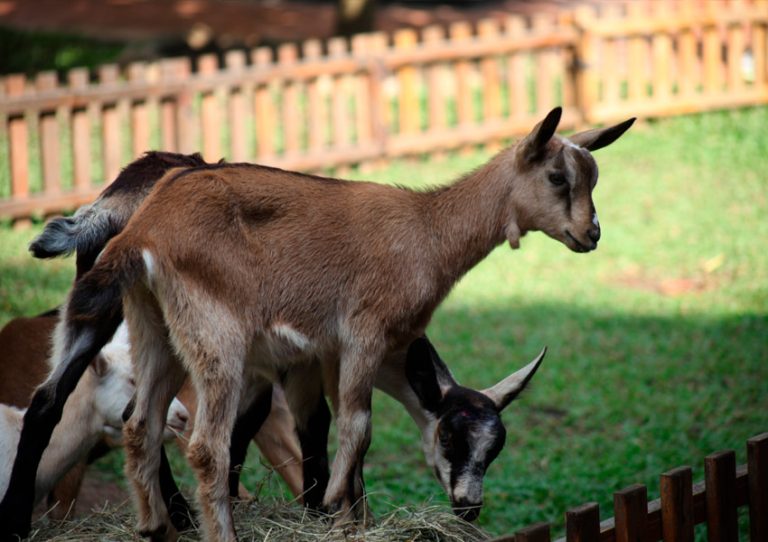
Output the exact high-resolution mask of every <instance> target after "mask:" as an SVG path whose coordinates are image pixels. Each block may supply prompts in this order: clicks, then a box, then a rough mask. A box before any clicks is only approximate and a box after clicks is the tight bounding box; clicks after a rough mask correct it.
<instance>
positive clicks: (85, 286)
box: [0, 269, 122, 541]
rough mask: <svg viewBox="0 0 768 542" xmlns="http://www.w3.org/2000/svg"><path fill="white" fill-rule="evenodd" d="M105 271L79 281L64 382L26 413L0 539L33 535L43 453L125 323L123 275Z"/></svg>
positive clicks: (40, 394) (2, 506)
mask: <svg viewBox="0 0 768 542" xmlns="http://www.w3.org/2000/svg"><path fill="white" fill-rule="evenodd" d="M105 271H108V270H105V269H99V270H96V269H95V270H94V271H93V272H91V273H88V274H87V275H86V276H84V277H83V278H82V279H81V280H79V281H78V282H77V283H75V287H74V290H73V292H72V296H71V300H70V303H69V306H68V310H67V319H68V328H69V337H68V338H69V344H68V350H69V352H68V355H67V357H66V358H65V359H63V360H61V361H60V364H61V365H60V366H61V367H62V372H61V374H60V378H59V380H58V381H55V380H52V381H50V382H47V383H46V384H44V385H43V386H42V387H41V388H39V389H38V390H37V391H36V392H35V394H34V395H33V396H32V401H31V403H30V405H29V408H28V409H27V412H26V413H25V415H24V425H23V427H22V430H21V435H20V437H19V444H18V447H17V452H16V460H15V461H14V464H13V470H12V471H11V478H10V480H9V483H8V489H7V491H6V494H5V496H4V497H3V500H2V502H0V541H1V540H8V539H12V538H11V537H13V536H14V535H18V536H27V535H28V534H29V529H30V521H31V517H32V507H33V504H34V498H35V494H34V493H35V477H36V475H37V468H38V465H39V464H40V458H41V457H42V455H43V451H44V450H45V448H46V447H47V446H48V443H49V442H50V440H51V434H52V433H53V429H54V428H55V427H56V424H58V423H59V421H60V420H61V415H62V411H63V409H64V403H65V402H66V400H67V398H68V397H69V395H70V394H71V393H72V391H73V390H74V389H75V386H76V385H77V383H78V382H79V381H80V377H81V376H82V375H83V373H84V372H85V370H86V369H87V368H88V366H89V365H90V363H91V361H92V360H93V358H94V357H95V356H96V355H97V354H98V353H99V352H100V351H101V349H102V348H103V347H104V345H105V344H107V343H108V342H109V340H110V339H111V338H112V335H113V334H114V333H115V330H117V327H118V326H119V325H120V322H121V321H122V299H121V295H120V294H121V292H120V286H119V283H118V282H117V278H118V277H116V276H114V274H113V275H112V276H109V275H107V276H104V272H105Z"/></svg>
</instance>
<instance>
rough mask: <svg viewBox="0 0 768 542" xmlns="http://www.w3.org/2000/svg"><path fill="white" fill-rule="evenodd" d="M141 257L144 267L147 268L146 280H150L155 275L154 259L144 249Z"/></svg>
mask: <svg viewBox="0 0 768 542" xmlns="http://www.w3.org/2000/svg"><path fill="white" fill-rule="evenodd" d="M141 257H142V259H143V260H144V267H146V268H147V278H149V279H151V278H152V277H153V276H154V275H155V258H154V257H153V256H152V253H151V252H150V251H149V250H148V249H146V248H145V249H144V250H142V251H141Z"/></svg>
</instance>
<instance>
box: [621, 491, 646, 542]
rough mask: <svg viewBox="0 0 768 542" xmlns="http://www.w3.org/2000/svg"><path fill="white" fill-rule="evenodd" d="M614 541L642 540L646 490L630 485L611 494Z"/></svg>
mask: <svg viewBox="0 0 768 542" xmlns="http://www.w3.org/2000/svg"><path fill="white" fill-rule="evenodd" d="M613 514H614V517H615V518H616V524H615V529H616V542H644V540H645V529H646V522H647V518H648V490H647V489H646V487H645V486H643V485H640V484H635V485H631V486H629V487H627V488H624V489H622V490H621V491H617V492H616V493H614V494H613Z"/></svg>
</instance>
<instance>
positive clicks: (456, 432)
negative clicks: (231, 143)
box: [30, 152, 541, 528]
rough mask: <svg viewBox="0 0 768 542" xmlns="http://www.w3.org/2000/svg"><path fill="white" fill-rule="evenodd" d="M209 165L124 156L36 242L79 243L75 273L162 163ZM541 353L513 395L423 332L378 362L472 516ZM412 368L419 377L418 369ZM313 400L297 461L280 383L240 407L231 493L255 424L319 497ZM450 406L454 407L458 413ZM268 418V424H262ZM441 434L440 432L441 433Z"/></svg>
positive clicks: (459, 508) (116, 228) (309, 499)
mask: <svg viewBox="0 0 768 542" xmlns="http://www.w3.org/2000/svg"><path fill="white" fill-rule="evenodd" d="M209 165H210V164H206V163H205V162H203V161H202V159H201V158H200V157H199V155H180V154H175V153H167V152H149V153H147V154H145V155H144V156H142V157H141V158H139V159H138V160H136V161H134V162H132V163H131V164H129V165H128V166H126V167H125V168H124V169H123V170H122V171H121V172H120V174H119V175H118V177H117V178H116V179H115V181H114V182H113V183H112V184H111V185H109V186H108V187H107V188H106V189H105V190H104V192H103V193H102V194H101V195H100V196H99V198H98V199H97V200H96V201H95V202H94V203H92V204H90V205H87V206H84V207H82V208H81V209H79V210H78V211H77V213H76V214H75V216H74V217H61V218H56V219H53V220H51V221H50V222H49V223H48V224H47V225H46V228H45V230H44V231H43V233H42V234H41V235H40V236H39V237H38V238H37V239H35V240H34V241H33V242H32V244H31V247H30V248H31V250H32V251H33V253H34V254H35V255H36V256H38V257H52V256H56V255H61V254H66V253H68V252H70V251H73V250H76V251H77V254H78V258H77V261H78V276H81V275H82V274H83V273H85V272H86V271H88V270H89V269H90V268H91V267H92V264H93V262H92V261H91V260H92V259H93V258H88V257H87V255H88V254H91V255H95V254H97V253H99V252H100V251H101V250H103V248H104V246H106V244H107V242H108V241H109V239H110V238H111V237H112V236H114V235H116V234H117V233H119V232H120V231H122V229H123V228H124V227H125V225H126V224H127V222H128V220H129V218H130V216H131V215H132V214H133V212H135V210H136V209H137V208H138V207H139V205H140V204H141V203H142V202H143V200H144V199H145V198H146V196H147V195H148V194H149V192H151V187H154V185H155V184H156V182H157V181H158V180H159V178H160V177H161V176H162V175H163V174H164V172H167V171H168V170H170V169H173V168H177V169H176V174H178V172H180V171H181V169H178V168H187V169H189V168H194V167H205V166H209ZM203 180H204V179H203ZM540 361H541V357H539V358H538V361H536V362H534V363H531V364H529V365H528V366H526V367H525V368H523V369H521V370H519V371H517V372H515V373H514V374H513V375H511V376H510V377H509V378H507V379H505V380H504V381H502V382H501V383H499V384H498V385H497V386H496V387H494V388H492V389H498V387H500V386H501V387H506V390H505V392H504V393H502V394H501V395H507V396H508V400H506V401H504V402H499V401H496V402H493V401H488V400H487V397H485V398H484V397H483V394H484V392H478V391H477V390H473V389H470V388H466V387H463V386H461V385H459V384H458V383H457V382H456V381H455V380H453V378H452V377H451V375H450V371H449V370H448V368H447V366H446V365H445V364H444V363H443V362H442V360H441V359H440V358H439V356H438V355H437V352H436V351H435V349H434V347H433V346H432V345H431V343H430V342H429V340H428V339H427V338H426V337H423V338H420V339H418V340H417V341H415V342H414V343H412V344H411V347H409V350H408V352H407V353H405V352H404V355H403V356H402V357H401V358H399V359H393V360H392V361H391V362H390V363H388V364H386V365H383V366H382V367H381V368H380V370H379V373H378V375H377V377H376V382H375V386H376V387H377V388H379V389H382V390H384V391H386V392H387V393H389V394H390V395H391V396H392V397H394V398H395V399H396V400H397V401H399V402H400V403H401V404H403V406H405V408H406V409H407V410H408V413H409V414H410V415H411V417H412V418H413V419H414V421H415V422H416V424H417V425H418V427H419V429H420V431H421V434H422V435H421V438H422V443H423V447H424V453H425V457H426V459H427V463H428V465H429V467H430V470H433V471H434V472H435V473H436V474H437V475H438V479H439V481H440V483H441V484H442V485H443V487H444V488H445V490H446V492H447V493H448V495H449V496H450V498H451V504H452V506H453V509H454V511H455V512H456V513H457V514H460V515H461V516H462V517H464V518H465V519H468V520H472V519H474V518H476V517H477V515H478V514H479V511H480V507H481V506H482V495H483V487H482V486H483V477H484V475H485V472H486V470H487V468H488V466H489V464H490V463H491V462H492V461H493V460H494V458H495V457H496V454H497V451H498V450H500V449H501V446H502V445H503V442H504V439H505V433H506V432H505V429H504V425H503V423H502V421H501V417H500V413H501V410H502V409H503V408H504V407H505V406H506V405H507V404H509V402H510V401H511V398H512V397H514V395H515V394H516V393H519V391H521V390H522V389H523V388H524V386H525V383H527V382H528V381H529V380H530V378H531V377H532V376H533V374H534V372H535V371H536V369H537V368H538V366H539V363H540ZM414 375H418V377H417V378H415V379H414V378H413V377H414ZM326 376H327V377H328V379H329V380H331V382H330V384H329V385H328V386H326V390H327V393H329V394H330V395H331V399H332V401H333V402H334V406H337V404H338V403H337V401H336V389H337V388H338V384H337V375H335V374H330V373H329V374H328V375H326ZM438 378H439V380H440V382H441V384H440V387H441V390H443V392H444V393H441V400H440V401H438V402H436V397H435V396H432V397H430V398H429V400H427V401H426V402H425V400H424V399H425V397H423V396H420V395H418V394H417V392H416V391H417V390H426V389H429V387H430V384H436V383H437V381H438ZM191 389H192V388H191V385H190V384H189V381H187V383H186V384H185V386H184V387H183V388H182V390H181V391H180V392H179V396H180V397H182V398H184V397H185V396H186V394H188V393H190V390H191ZM486 395H487V394H486ZM270 397H272V400H271V401H270V400H269V398H270ZM315 400H316V402H317V404H316V406H315V407H314V408H310V409H309V410H310V411H311V414H309V415H307V416H306V417H305V420H303V423H302V425H300V426H298V427H297V428H296V429H297V432H298V437H299V441H300V442H301V446H302V456H303V457H304V458H305V460H304V462H303V463H302V465H301V466H299V465H298V462H299V460H300V457H301V456H298V455H297V450H296V445H295V443H294V442H293V441H292V440H291V439H290V438H288V437H289V433H290V428H291V427H293V426H294V423H293V420H292V419H291V417H290V414H289V412H288V411H287V405H285V399H283V395H282V390H281V388H280V387H279V386H275V387H274V392H273V391H272V390H271V389H270V390H265V392H264V393H263V394H262V395H261V396H257V397H256V398H255V399H254V401H253V403H252V404H251V406H249V407H248V408H247V409H246V410H245V411H244V412H242V413H241V414H240V415H239V416H238V420H237V422H236V424H235V429H234V431H233V433H232V441H231V443H230V465H231V467H232V469H231V471H230V480H229V486H230V495H231V496H238V495H241V496H242V495H244V494H245V489H244V488H243V487H242V484H239V483H238V481H239V480H238V479H239V469H238V466H239V465H242V464H243V462H244V460H245V456H246V453H247V447H248V442H249V441H250V440H251V438H252V437H253V436H254V434H255V440H256V442H257V444H258V445H259V448H260V449H261V452H262V453H263V454H264V455H266V456H267V458H268V459H269V460H270V462H271V463H272V464H273V465H282V466H279V467H277V468H278V470H279V471H280V474H282V475H283V477H284V478H285V479H286V481H287V482H288V485H289V487H290V488H291V490H292V491H293V492H294V494H298V493H301V498H302V500H303V502H304V504H305V505H306V506H308V507H310V508H317V507H318V506H320V504H321V501H322V498H323V495H324V493H325V489H326V486H327V481H328V467H327V465H328V459H327V433H328V428H329V423H330V414H329V413H328V410H327V407H326V405H325V402H324V401H323V399H322V397H319V398H316V399H315ZM185 404H186V405H187V406H188V407H189V408H192V409H194V406H193V401H191V400H188V401H186V402H185ZM305 410H306V409H305ZM454 413H458V415H456V416H454ZM262 423H263V424H264V425H265V427H263V428H262V429H261V430H260V429H259V428H260V427H261V424H262ZM438 434H439V435H440V436H441V438H440V439H437V438H436V435H438ZM446 439H447V440H451V441H452V442H462V446H461V449H462V453H457V452H456V450H450V453H449V450H448V449H447V448H446V447H444V446H442V445H441V444H440V440H446ZM179 442H183V441H179ZM285 460H287V462H286V461H285ZM302 470H303V473H302ZM457 473H464V474H461V475H458V474H457ZM164 474H165V475H161V480H160V484H161V487H164V488H166V489H167V490H168V491H167V493H169V494H171V495H174V494H176V490H175V488H176V486H175V482H174V481H173V477H172V476H170V473H169V472H166V473H164ZM302 475H303V476H302ZM302 478H304V483H303V488H302V487H301V482H302ZM302 490H303V491H302ZM169 507H170V508H173V509H174V513H172V514H171V518H172V520H173V519H174V518H178V519H180V520H181V521H183V520H184V519H185V518H187V517H190V514H191V511H190V510H185V509H183V507H182V506H181V505H174V503H172V502H171V503H170V504H169ZM174 526H176V527H177V528H182V527H184V524H183V523H178V522H177V523H175V524H174Z"/></svg>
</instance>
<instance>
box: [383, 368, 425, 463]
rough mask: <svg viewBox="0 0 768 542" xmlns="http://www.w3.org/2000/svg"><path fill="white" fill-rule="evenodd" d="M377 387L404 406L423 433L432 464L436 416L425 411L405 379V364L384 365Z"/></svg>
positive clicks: (423, 444) (423, 439)
mask: <svg viewBox="0 0 768 542" xmlns="http://www.w3.org/2000/svg"><path fill="white" fill-rule="evenodd" d="M376 387H377V388H378V389H380V390H381V391H383V392H384V393H386V394H387V395H389V396H390V397H392V398H393V399H395V400H396V401H397V402H398V403H400V404H401V405H403V406H404V407H405V409H406V410H407V411H408V414H409V415H410V416H411V418H412V419H413V421H414V422H416V425H417V426H418V428H419V431H420V432H421V442H422V447H423V448H424V454H425V455H426V457H427V461H428V462H430V466H431V462H432V453H431V448H432V446H433V443H434V431H435V422H436V419H435V416H434V415H433V414H432V413H431V412H429V411H427V410H425V409H424V407H422V406H421V403H420V402H419V398H418V397H417V396H416V393H415V392H414V391H413V388H411V385H410V384H409V383H408V380H407V379H406V378H405V363H404V361H401V360H397V361H392V362H390V363H383V364H382V365H381V366H380V367H379V371H378V373H376Z"/></svg>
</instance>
